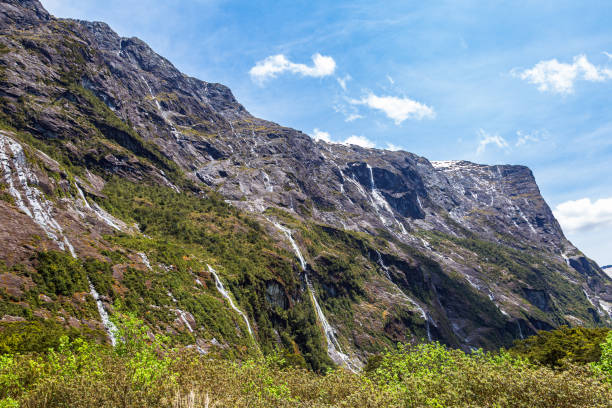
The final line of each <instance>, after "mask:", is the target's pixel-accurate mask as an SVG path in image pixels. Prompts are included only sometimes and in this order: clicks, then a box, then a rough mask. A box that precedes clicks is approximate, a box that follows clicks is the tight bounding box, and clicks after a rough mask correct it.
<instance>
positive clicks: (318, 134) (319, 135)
mask: <svg viewBox="0 0 612 408" xmlns="http://www.w3.org/2000/svg"><path fill="white" fill-rule="evenodd" d="M312 138H313V139H314V140H315V141H316V142H318V141H319V140H322V141H324V142H327V143H331V142H332V141H331V136H330V135H329V133H328V132H324V131H322V130H319V129H317V128H314V130H313V131H312Z"/></svg>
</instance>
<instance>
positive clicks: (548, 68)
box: [511, 53, 612, 94]
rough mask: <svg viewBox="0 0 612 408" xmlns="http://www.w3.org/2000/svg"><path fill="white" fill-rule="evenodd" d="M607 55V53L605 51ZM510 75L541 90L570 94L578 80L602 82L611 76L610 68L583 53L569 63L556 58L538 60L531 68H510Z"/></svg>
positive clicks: (611, 70)
mask: <svg viewBox="0 0 612 408" xmlns="http://www.w3.org/2000/svg"><path fill="white" fill-rule="evenodd" d="M605 54H606V55H609V54H608V53H605ZM511 73H512V75H514V76H516V77H518V78H520V79H522V80H525V81H527V82H529V83H531V84H534V85H537V87H538V89H539V90H540V91H542V92H553V93H558V94H571V93H573V92H574V83H575V82H576V81H578V80H583V81H590V82H603V81H606V80H608V79H611V78H612V69H609V68H602V67H598V66H595V65H593V64H592V63H590V62H589V60H588V59H587V57H586V56H585V55H577V56H575V57H574V60H573V62H572V63H571V64H568V63H563V62H559V61H558V60H557V59H551V60H547V61H540V62H538V63H537V64H536V65H535V66H534V67H533V68H529V69H526V70H523V71H521V70H517V69H514V70H512V72H511Z"/></svg>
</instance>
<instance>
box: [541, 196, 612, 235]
mask: <svg viewBox="0 0 612 408" xmlns="http://www.w3.org/2000/svg"><path fill="white" fill-rule="evenodd" d="M553 213H554V215H555V217H556V218H557V220H558V221H559V224H561V226H562V227H563V230H564V231H566V232H570V233H571V232H577V231H588V230H595V229H599V228H604V227H612V198H602V199H599V200H597V201H594V202H591V199H589V198H583V199H580V200H575V201H566V202H564V203H561V204H559V205H557V206H556V207H555V209H554V210H553Z"/></svg>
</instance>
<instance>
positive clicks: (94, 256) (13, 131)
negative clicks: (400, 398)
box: [0, 0, 612, 367]
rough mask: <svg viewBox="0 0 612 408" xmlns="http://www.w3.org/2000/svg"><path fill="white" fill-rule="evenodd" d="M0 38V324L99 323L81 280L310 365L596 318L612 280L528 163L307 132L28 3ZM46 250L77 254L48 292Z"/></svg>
mask: <svg viewBox="0 0 612 408" xmlns="http://www.w3.org/2000/svg"><path fill="white" fill-rule="evenodd" d="M0 32H1V33H2V38H0V79H1V82H0V98H1V102H0V103H1V107H0V119H1V120H2V124H3V128H4V130H3V131H2V134H1V135H0V137H1V140H0V160H1V161H2V171H3V173H2V174H3V176H2V177H3V184H2V190H1V193H2V200H0V207H1V211H0V217H2V223H1V228H2V231H0V232H1V234H2V241H1V245H2V249H3V251H2V252H3V255H2V259H3V260H4V262H5V263H6V267H5V268H4V269H5V270H4V272H3V275H2V276H3V278H2V280H1V281H0V282H1V285H3V286H2V287H4V288H5V291H4V292H3V294H2V296H3V302H4V303H3V305H4V306H3V308H4V312H3V313H4V315H5V317H4V318H5V319H15V318H21V319H23V318H32V316H33V315H34V316H37V317H39V318H61V319H63V320H64V321H66V322H67V324H73V325H80V326H83V325H88V326H90V327H92V328H94V329H96V328H97V329H101V328H102V327H101V326H100V325H99V324H97V323H95V321H96V320H98V319H99V311H100V310H99V308H98V309H95V308H94V307H93V305H94V300H95V299H94V298H92V297H87V296H86V295H85V294H81V295H79V296H81V297H80V298H79V296H78V294H79V293H81V292H87V284H86V283H87V282H86V281H87V279H89V281H90V282H92V281H96V282H98V285H102V286H104V287H105V288H106V289H105V293H104V294H103V295H102V300H103V301H104V302H105V303H104V310H107V309H108V310H111V306H110V302H111V301H112V300H117V299H122V300H123V304H124V305H125V306H124V307H127V308H128V309H132V310H135V311H136V312H137V313H140V314H141V315H143V316H145V317H146V318H147V319H148V320H149V321H150V322H152V323H153V324H154V325H155V326H156V327H157V328H158V329H160V330H165V331H169V332H172V333H174V334H176V336H177V338H179V339H180V341H182V342H183V343H185V344H192V345H193V346H194V347H198V349H199V350H201V351H203V352H204V351H209V350H211V349H222V350H227V347H229V346H230V345H231V346H232V347H234V346H235V347H238V348H237V350H241V349H240V347H244V348H246V349H253V350H256V349H257V348H258V347H263V349H264V351H265V350H267V349H271V348H272V347H274V346H275V345H281V346H282V347H284V348H286V349H287V350H291V351H292V352H295V353H297V354H299V355H303V356H304V357H305V358H306V359H307V361H308V362H309V363H310V364H311V365H313V366H317V367H321V366H322V365H324V364H326V363H325V361H324V360H325V358H323V357H320V356H319V354H321V353H324V350H327V352H328V353H327V354H328V355H329V356H330V357H331V358H332V360H333V361H334V362H336V363H339V364H345V365H347V366H349V367H356V366H358V365H359V361H363V360H364V358H365V357H366V356H367V354H368V353H370V352H374V351H377V350H380V349H381V348H383V347H385V346H388V345H390V344H392V343H393V342H394V341H416V340H418V339H424V338H429V339H435V340H440V341H443V342H445V343H447V344H450V345H452V346H456V347H463V348H470V347H488V348H491V347H496V346H499V345H507V344H509V343H510V342H511V341H512V339H514V338H517V337H522V336H525V335H527V334H530V333H533V332H534V331H535V330H537V329H540V328H549V327H555V326H558V325H561V324H570V325H577V324H585V325H593V324H604V325H609V324H610V323H611V320H610V313H611V306H612V281H611V280H610V278H609V277H608V276H607V275H606V274H605V273H603V271H602V270H601V269H600V268H599V267H598V266H597V265H596V264H595V263H593V262H592V261H590V260H589V259H588V258H586V257H585V256H584V255H583V254H582V253H581V252H580V251H579V250H578V249H577V248H575V247H574V246H573V245H572V244H571V243H570V242H569V241H568V240H567V239H566V238H565V237H564V235H563V232H562V231H561V228H560V226H559V224H558V223H557V221H556V220H555V218H554V216H553V214H552V212H551V211H550V209H549V207H548V205H547V204H546V202H545V201H544V199H543V198H542V196H541V195H540V192H539V189H538V187H537V184H536V182H535V179H534V177H533V175H532V173H531V171H530V170H529V169H528V168H526V167H523V166H506V165H504V166H486V165H479V164H474V163H469V162H464V161H458V162H430V161H428V160H427V159H425V158H423V157H419V156H417V155H414V154H411V153H407V152H391V151H385V150H376V149H364V148H361V147H357V146H344V145H338V144H327V143H325V142H314V141H313V140H312V139H311V138H310V137H308V136H307V135H305V134H303V133H301V132H299V131H296V130H293V129H289V128H285V127H282V126H279V125H277V124H275V123H271V122H268V121H265V120H262V119H258V118H255V117H253V116H252V115H250V114H249V113H248V112H247V111H246V110H245V108H244V107H243V106H242V105H240V104H239V103H238V102H237V101H236V100H235V98H234V97H233V95H232V93H231V91H230V90H229V89H228V88H227V87H225V86H223V85H220V84H212V83H207V82H203V81H200V80H197V79H194V78H190V77H187V76H185V75H183V74H182V73H180V72H179V71H178V70H176V69H175V68H174V67H173V65H172V64H171V63H170V62H169V61H167V60H166V59H164V58H162V57H160V56H159V55H157V54H155V53H154V52H153V51H152V50H151V49H150V48H149V47H148V46H147V45H146V44H145V43H143V42H142V41H140V40H138V39H136V38H120V37H119V36H118V35H117V34H116V33H114V32H113V31H112V30H111V29H110V28H109V27H108V26H107V25H106V24H104V23H97V22H96V23H91V22H83V21H74V20H62V19H56V18H54V17H52V16H50V15H49V14H48V13H47V12H46V11H45V10H44V9H43V8H42V7H41V6H40V4H39V3H38V2H37V1H34V0H31V1H27V2H23V1H19V2H17V1H1V2H0ZM146 186H150V187H146ZM223 200H224V201H225V202H226V203H229V204H230V206H228V205H227V204H225V203H223ZM170 201H172V202H174V203H180V204H181V207H178V208H177V207H172V205H171V204H170V203H169V202H170ZM173 211H175V213H173ZM177 213H180V216H179V214H177ZM177 226H178V227H177ZM204 237H205V238H206V239H204ZM168 242H170V244H169V243H168ZM216 246H218V247H219V248H222V249H216V248H217V247H216ZM71 248H72V249H71ZM48 249H56V250H61V251H68V252H71V251H73V254H74V256H75V257H77V258H78V259H85V260H83V261H82V262H84V265H81V266H79V267H80V268H82V269H83V271H84V272H82V273H83V275H82V279H81V281H76V282H75V285H74V288H73V289H71V290H68V291H67V292H66V293H61V294H60V293H52V292H53V290H54V289H53V288H52V285H50V284H49V282H48V280H45V279H42V277H41V276H42V275H44V274H43V273H42V272H41V268H42V269H44V268H43V267H42V266H41V265H43V266H44V262H43V260H44V259H46V258H44V256H43V255H40V254H41V253H44V251H45V250H48ZM169 252H172V253H173V255H169ZM292 254H294V255H292ZM178 255H180V256H178ZM150 258H151V259H150ZM94 260H95V262H98V263H95V262H94ZM145 260H146V262H145ZM88 262H89V263H88ZM207 264H214V265H212V266H211V268H208V267H207ZM92 265H93V266H92ZM95 265H97V266H95ZM223 265H225V266H223ZM215 268H217V269H218V270H219V275H220V277H221V280H220V281H217V280H215V279H214V278H215V276H216V275H215V274H216V272H215V274H213V272H212V271H216V269H215ZM45 276H46V275H45ZM218 277H219V276H217V278H218ZM224 279H225V280H229V281H230V283H231V284H230V287H231V289H232V290H233V291H234V292H235V294H234V295H231V296H235V299H236V301H237V305H238V307H239V309H240V312H241V313H242V311H244V313H245V316H244V317H246V320H244V319H243V318H242V315H240V314H239V313H236V309H234V308H232V307H231V306H232V305H231V304H230V303H229V302H228V301H227V298H225V299H226V300H225V301H224V300H223V299H224V297H223V296H222V295H223V291H215V290H213V288H215V286H216V287H217V288H219V286H218V283H221V282H222V280H224ZM96 282H94V286H97V285H96ZM194 282H195V283H194ZM198 282H199V283H198ZM145 288H146V289H145ZM151 288H155V291H156V293H157V295H156V296H154V297H151V296H147V295H146V293H145V292H147V289H149V290H150V289H151ZM175 292H177V293H178V292H180V293H181V296H178V295H177V293H175ZM92 293H93V291H92ZM54 294H55V295H59V297H57V298H51V295H54ZM41 296H45V297H47V298H50V299H49V302H47V303H50V304H51V303H52V304H53V307H50V306H49V307H47V306H46V303H45V301H41V300H40V299H41ZM33 297H34V298H36V299H39V300H37V301H35V302H34V301H33V300H32V299H33ZM77 298H78V299H77ZM79 299H81V300H79ZM230 299H231V297H230ZM213 301H214V302H216V304H215V303H214V302H213ZM79 302H81V303H79ZM211 302H213V303H211ZM67 304H70V305H71V306H70V307H68V306H66V305H67ZM212 304H214V308H213V307H212V306H211V305H212ZM219 304H221V305H223V307H221V306H219ZM87 305H89V306H87ZM234 306H236V305H234ZM207 307H209V309H210V310H213V309H214V311H215V313H216V314H218V315H220V316H223V318H222V320H224V321H227V323H228V324H227V325H218V324H216V323H215V321H214V320H215V318H216V317H214V316H213V315H215V313H213V312H211V311H210V310H209V311H206V312H205V311H204V309H206V308H207ZM32 314H33V315H32ZM71 319H72V320H71ZM249 319H250V320H249ZM230 321H231V322H233V324H234V325H235V328H236V330H233V329H231V328H230V327H229V326H231V324H229V322H230ZM249 321H250V322H252V323H253V330H251V328H250V326H249ZM245 323H246V324H245ZM317 327H318V328H319V329H317ZM247 329H248V330H247ZM232 330H233V331H232ZM218 338H220V339H218ZM213 340H214V341H213ZM219 340H221V341H219ZM256 345H259V346H256ZM239 346H240V347H239ZM244 348H243V349H242V350H244ZM327 361H329V360H327Z"/></svg>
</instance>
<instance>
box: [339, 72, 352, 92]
mask: <svg viewBox="0 0 612 408" xmlns="http://www.w3.org/2000/svg"><path fill="white" fill-rule="evenodd" d="M351 79H353V78H352V77H351V76H350V75H349V74H346V75H345V76H343V77H342V78H340V77H337V78H336V81H338V84H339V85H340V88H342V89H343V90H344V91H346V83H347V82H348V81H350V80H351Z"/></svg>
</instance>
